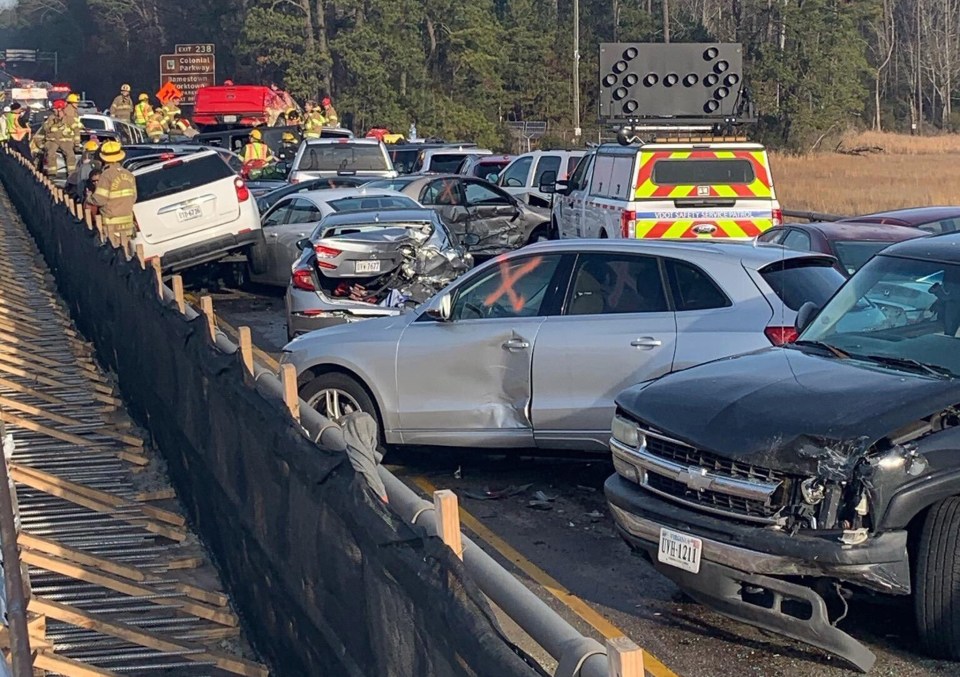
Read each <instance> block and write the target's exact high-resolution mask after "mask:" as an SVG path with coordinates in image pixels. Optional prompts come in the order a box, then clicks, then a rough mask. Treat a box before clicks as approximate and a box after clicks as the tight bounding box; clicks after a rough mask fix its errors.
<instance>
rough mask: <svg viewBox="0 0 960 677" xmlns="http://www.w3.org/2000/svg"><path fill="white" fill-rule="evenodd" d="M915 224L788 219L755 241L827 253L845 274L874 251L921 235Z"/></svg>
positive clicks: (854, 270) (922, 232) (853, 271)
mask: <svg viewBox="0 0 960 677" xmlns="http://www.w3.org/2000/svg"><path fill="white" fill-rule="evenodd" d="M925 235H927V233H926V232H925V231H923V230H918V229H917V228H907V227H904V226H900V225H896V226H888V225H880V224H876V223H850V222H845V221H836V222H824V223H788V224H786V225H783V226H777V227H775V228H771V229H769V230H767V231H765V232H764V233H763V234H762V235H761V236H760V237H758V238H757V241H758V242H760V243H762V244H779V245H782V246H784V247H786V248H787V249H795V250H797V251H812V252H819V253H821V254H830V255H831V256H833V257H835V258H836V259H837V260H838V261H839V262H840V266H841V268H842V269H843V272H844V273H846V274H847V276H850V275H853V274H854V273H855V272H857V270H859V269H860V267H861V266H862V265H863V264H864V263H866V262H867V261H869V260H870V259H871V258H872V257H873V255H874V254H876V253H877V252H878V251H880V250H881V249H883V248H884V247H887V246H888V245H891V244H893V243H894V242H900V241H902V240H909V239H911V238H915V237H924V236H925Z"/></svg>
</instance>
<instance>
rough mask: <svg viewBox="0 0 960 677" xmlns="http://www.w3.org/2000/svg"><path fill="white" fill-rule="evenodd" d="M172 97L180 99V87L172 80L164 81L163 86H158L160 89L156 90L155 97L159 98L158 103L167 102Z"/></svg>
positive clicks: (181, 93)
mask: <svg viewBox="0 0 960 677" xmlns="http://www.w3.org/2000/svg"><path fill="white" fill-rule="evenodd" d="M174 97H179V98H181V99H182V98H183V92H181V91H180V88H179V87H177V86H176V85H175V84H173V83H172V82H166V83H164V85H163V87H161V88H160V91H158V92H157V98H158V99H160V103H167V102H168V101H169V100H170V99H172V98H174Z"/></svg>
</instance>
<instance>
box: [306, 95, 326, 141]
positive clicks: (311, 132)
mask: <svg viewBox="0 0 960 677" xmlns="http://www.w3.org/2000/svg"><path fill="white" fill-rule="evenodd" d="M306 108H307V113H306V115H304V117H303V138H304V139H319V138H320V136H321V132H322V129H323V127H324V125H326V123H327V119H326V118H325V117H323V112H322V111H321V110H320V109H319V108H317V103H316V101H307V106H306Z"/></svg>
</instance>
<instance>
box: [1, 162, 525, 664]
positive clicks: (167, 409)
mask: <svg viewBox="0 0 960 677" xmlns="http://www.w3.org/2000/svg"><path fill="white" fill-rule="evenodd" d="M0 181H2V182H3V184H4V185H5V187H6V189H7V192H8V193H9V195H10V198H11V199H12V201H13V203H14V204H15V205H16V207H17V209H18V210H19V212H20V215H21V218H22V219H23V220H24V221H25V222H26V224H27V226H28V228H29V229H30V231H31V232H32V234H33V236H34V239H35V240H36V241H37V242H38V244H39V246H40V249H41V251H42V252H43V254H44V256H45V258H46V260H47V263H48V264H49V266H50V268H51V269H52V270H53V272H54V275H55V277H56V281H57V286H58V287H59V290H60V293H61V295H62V296H63V298H64V299H65V301H66V302H67V304H68V305H69V307H70V309H71V314H72V315H73V318H74V320H75V322H76V323H77V325H78V327H79V329H80V331H81V332H82V333H83V334H84V336H85V337H86V338H87V339H88V340H90V341H92V342H93V343H94V345H95V347H96V349H97V353H98V356H99V358H100V359H101V360H102V361H103V362H104V363H105V364H106V366H107V367H109V368H110V369H112V370H113V371H115V372H116V374H117V375H118V378H119V382H120V388H121V391H122V394H123V397H124V399H125V401H126V402H127V403H128V405H129V408H130V411H131V414H133V415H134V416H135V417H136V418H137V419H138V420H139V421H140V422H141V423H142V424H143V425H144V427H146V428H147V429H148V430H149V431H150V433H151V434H152V436H153V438H154V442H155V444H156V446H157V447H158V448H159V449H160V451H161V452H162V454H163V456H164V457H165V458H166V461H167V463H168V466H169V470H170V474H171V476H172V479H173V481H174V483H175V485H176V487H177V489H178V493H179V495H180V498H181V500H182V501H183V503H184V505H185V506H187V509H188V511H189V513H190V518H191V522H192V524H193V526H194V527H195V528H196V529H197V531H198V532H199V533H200V534H201V536H202V537H203V539H204V542H205V543H206V545H207V546H208V548H209V549H210V550H211V551H212V553H213V555H214V558H215V560H216V563H217V566H218V568H219V569H220V571H221V574H222V575H223V578H224V581H225V583H226V584H227V587H228V589H229V591H230V594H231V596H232V598H233V601H234V604H235V605H236V606H237V609H238V611H239V613H240V615H241V617H242V618H243V619H244V626H245V629H246V630H247V632H248V634H249V636H250V638H251V640H252V641H253V643H254V645H255V646H256V647H257V649H258V651H259V652H260V653H261V654H262V656H263V657H264V658H265V660H266V661H267V662H268V663H269V664H270V665H271V667H272V670H273V673H274V674H275V675H278V676H288V675H289V676H291V677H313V676H318V677H320V676H325V675H336V676H337V677H340V676H341V675H351V676H355V677H368V676H373V675H377V676H378V677H389V676H396V677H427V676H433V675H436V676H444V675H490V676H491V677H493V676H496V677H510V676H512V675H518V676H519V675H532V674H537V673H536V672H535V670H534V669H533V668H531V667H530V666H528V664H527V663H526V662H525V661H524V660H523V659H522V658H521V657H520V655H518V652H516V651H515V650H514V648H513V647H512V646H511V645H510V644H509V643H508V642H507V641H506V640H505V639H504V638H503V637H502V635H501V634H500V633H499V631H498V629H497V626H496V622H495V620H494V619H493V616H492V614H491V612H490V609H489V607H488V606H487V604H486V601H485V598H484V597H483V595H482V593H480V591H479V590H478V589H477V588H476V587H475V586H474V585H473V584H472V583H471V582H470V581H469V580H466V578H465V574H464V571H463V566H462V563H461V562H460V561H459V560H458V559H457V558H456V557H455V556H454V555H453V553H451V552H450V550H449V549H448V548H446V547H445V546H443V544H442V543H441V542H440V541H439V539H436V538H428V539H424V538H421V537H419V536H417V535H416V534H415V533H414V532H413V531H412V530H410V529H409V528H408V527H407V526H406V525H405V524H403V523H402V522H400V521H399V519H398V518H397V517H396V516H395V515H393V514H392V513H391V512H390V511H389V510H387V509H386V508H385V507H384V506H383V505H382V504H381V503H380V502H379V501H378V500H377V499H376V497H374V496H373V495H372V493H371V492H370V491H369V490H368V489H367V487H366V485H365V484H364V483H363V482H362V481H361V480H360V479H359V477H358V476H357V475H355V474H354V472H353V469H352V468H351V467H350V464H349V463H348V462H346V460H345V459H344V458H343V457H342V456H341V455H339V454H333V453H327V452H324V451H323V450H321V449H319V448H317V447H316V446H314V445H313V444H311V443H310V442H309V441H308V440H307V439H305V438H304V437H303V436H302V435H300V434H299V433H298V431H297V430H296V428H295V427H294V425H293V424H292V422H291V421H290V419H289V417H288V416H287V415H286V413H285V412H286V410H285V408H284V407H283V404H282V402H280V401H269V400H267V399H264V398H263V397H261V396H260V395H259V394H257V393H256V392H255V391H254V390H253V389H251V388H249V387H247V386H246V385H244V383H243V372H242V367H241V365H240V361H239V359H238V356H236V355H223V354H222V353H220V352H219V351H217V350H215V349H214V348H213V347H212V344H211V342H210V340H209V337H208V335H207V332H206V326H205V324H204V322H203V320H202V319H198V320H195V321H193V322H187V321H186V319H185V318H184V317H183V316H181V315H180V314H179V313H178V312H177V311H176V309H174V308H170V307H166V306H165V305H164V304H162V303H161V302H160V301H159V299H158V298H157V293H156V286H155V278H154V277H153V273H152V271H143V270H141V269H140V266H139V264H138V263H137V262H136V261H134V262H133V263H128V262H126V261H125V260H124V259H123V257H122V256H121V255H120V254H119V252H118V251H116V250H112V249H111V248H110V247H100V246H98V245H97V240H96V237H95V235H94V232H92V231H88V230H87V229H86V228H85V227H84V226H83V225H82V224H80V223H79V222H78V221H77V220H76V219H74V218H73V216H72V215H70V214H69V212H68V211H67V209H66V208H65V207H64V206H62V205H55V204H54V203H53V202H52V201H51V199H50V196H49V193H48V192H47V191H46V190H45V189H44V188H43V187H42V186H40V185H39V184H38V183H37V182H36V181H35V179H34V178H33V176H32V175H31V174H30V173H29V172H28V171H27V170H26V169H24V168H23V167H21V166H20V165H19V163H17V162H16V161H15V160H14V159H13V158H12V157H10V156H8V155H7V154H6V153H3V152H0Z"/></svg>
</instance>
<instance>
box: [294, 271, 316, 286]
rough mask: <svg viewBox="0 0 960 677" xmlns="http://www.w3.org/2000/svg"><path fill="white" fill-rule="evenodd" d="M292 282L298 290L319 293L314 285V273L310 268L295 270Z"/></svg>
mask: <svg viewBox="0 0 960 677" xmlns="http://www.w3.org/2000/svg"><path fill="white" fill-rule="evenodd" d="M291 282H292V283H293V286H294V288H296V289H302V290H304V291H317V285H315V284H314V283H313V273H312V272H310V269H309V268H294V269H293V277H292V278H291Z"/></svg>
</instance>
